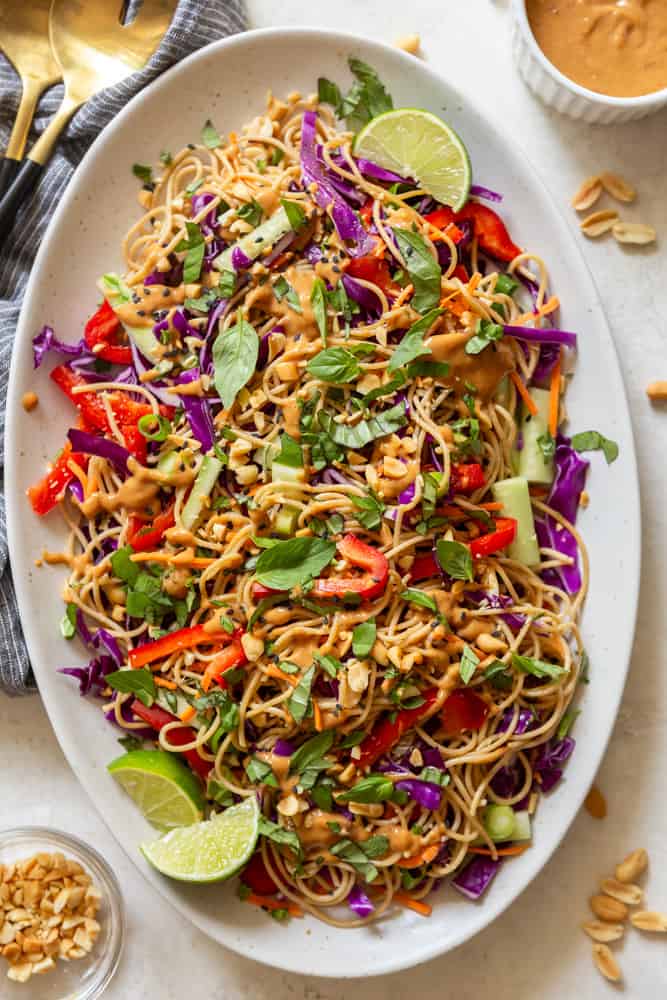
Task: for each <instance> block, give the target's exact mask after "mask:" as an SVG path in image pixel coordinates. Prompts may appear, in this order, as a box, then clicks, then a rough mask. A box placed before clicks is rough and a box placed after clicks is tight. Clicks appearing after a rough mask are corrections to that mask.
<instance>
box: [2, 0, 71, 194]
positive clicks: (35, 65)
mask: <svg viewBox="0 0 667 1000" xmlns="http://www.w3.org/2000/svg"><path fill="white" fill-rule="evenodd" d="M50 7H51V0H0V48H1V49H2V51H3V52H4V53H5V55H6V56H7V58H8V59H9V61H10V63H11V64H12V65H13V67H14V69H15V70H16V72H17V73H18V75H19V77H20V78H21V87H22V93H21V102H20V104H19V109H18V112H17V114H16V120H15V122H14V126H13V128H12V132H11V135H10V137H9V142H8V143H7V151H6V153H5V156H4V158H3V159H2V160H0V195H1V194H2V193H3V191H5V189H6V188H8V187H9V185H10V184H11V182H12V181H13V179H14V177H16V172H17V171H18V168H19V162H20V160H21V157H22V156H23V152H24V150H25V144H26V139H27V138H28V132H29V130H30V122H31V121H32V118H33V115H34V113H35V108H36V107H37V101H38V100H39V98H40V97H41V95H42V94H43V92H44V91H45V90H46V89H47V87H52V86H53V84H54V83H57V82H58V80H60V78H61V73H60V67H59V66H58V63H57V62H56V61H55V59H54V58H53V55H52V53H51V43H50V41H49V8H50Z"/></svg>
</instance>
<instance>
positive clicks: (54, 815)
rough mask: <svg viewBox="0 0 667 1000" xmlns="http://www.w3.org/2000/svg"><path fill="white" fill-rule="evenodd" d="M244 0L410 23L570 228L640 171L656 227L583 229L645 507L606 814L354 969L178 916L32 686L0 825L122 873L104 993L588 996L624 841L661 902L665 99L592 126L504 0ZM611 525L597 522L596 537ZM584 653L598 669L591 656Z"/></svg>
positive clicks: (665, 846)
mask: <svg viewBox="0 0 667 1000" xmlns="http://www.w3.org/2000/svg"><path fill="white" fill-rule="evenodd" d="M248 6H249V12H250V21H251V26H252V27H265V26H269V25H300V24H303V23H307V24H310V25H315V26H319V27H330V28H338V29H343V30H349V31H356V32H358V33H359V34H365V35H368V36H370V37H372V38H379V39H383V40H386V41H393V40H395V39H396V38H397V37H399V36H401V35H405V34H408V33H412V32H419V33H420V34H421V37H422V41H423V51H424V56H425V58H427V59H428V61H429V63H430V64H431V65H432V66H434V67H435V68H436V69H440V70H441V71H442V72H443V74H446V75H449V76H450V78H451V79H452V80H453V81H454V82H456V83H457V85H458V86H459V87H461V88H462V89H465V90H466V91H467V92H468V93H469V94H470V95H471V97H473V98H474V99H475V100H476V101H478V102H482V103H484V104H486V105H487V108H488V110H489V112H490V113H491V114H492V115H493V116H494V118H495V120H496V122H501V123H502V122H504V123H505V124H506V129H507V134H508V135H516V138H517V141H518V142H519V143H520V144H521V145H522V146H523V148H524V149H525V150H526V151H527V152H528V153H529V155H530V157H531V159H532V161H533V163H534V164H535V165H536V166H537V167H538V168H539V170H540V171H541V173H542V176H543V177H544V178H545V179H546V180H547V182H548V184H549V186H550V188H551V190H552V192H553V194H554V195H555V197H556V199H557V201H558V202H560V203H561V204H562V205H563V211H564V212H565V213H566V214H567V215H568V218H569V219H570V222H571V224H572V226H573V228H576V224H577V223H576V218H575V216H574V213H573V212H572V210H571V209H569V208H568V200H569V198H570V197H571V196H572V194H573V192H574V191H575V190H576V188H577V187H578V184H579V182H580V181H581V180H582V179H583V178H584V177H585V176H587V175H589V174H592V173H595V172H598V171H600V170H602V169H611V170H614V171H616V172H618V173H620V174H622V175H623V176H625V177H627V178H628V179H629V180H631V181H633V182H634V183H635V184H636V185H637V187H638V189H639V193H640V194H639V199H638V201H637V202H636V204H635V205H633V206H630V207H629V208H628V209H627V212H626V214H627V216H628V217H629V218H633V219H636V220H638V221H644V222H649V223H651V224H652V225H653V226H655V227H656V228H657V230H658V233H659V236H660V243H659V245H658V247H657V249H656V248H653V249H651V250H649V251H644V250H641V251H633V250H629V251H628V250H623V249H622V248H621V247H619V246H618V245H616V244H615V242H614V241H613V239H612V238H611V237H610V238H608V239H605V240H601V241H597V242H592V241H591V242H587V241H586V240H585V239H584V238H583V237H581V242H582V244H583V249H584V253H585V255H586V258H587V260H588V262H589V265H590V267H591V268H592V271H593V274H594V277H595V279H596V281H597V284H598V287H599V289H600V292H601V297H602V300H603V302H604V303H605V304H606V309H607V315H608V317H609V320H610V323H611V327H612V331H613V335H614V339H615V341H616V347H617V350H618V353H619V356H620V361H621V365H622V369H623V374H624V378H625V385H626V391H627V393H628V395H629V399H630V407H631V412H632V420H633V424H634V432H635V438H636V442H637V447H638V453H639V466H640V475H641V487H642V508H643V517H644V538H643V567H644V568H643V583H642V594H641V604H640V613H639V621H638V628H637V637H636V642H635V647H634V654H633V663H632V669H631V672H630V677H629V681H628V685H627V689H626V693H625V699H624V701H623V707H622V709H621V714H620V717H619V720H618V722H617V725H616V729H615V731H614V735H613V738H612V742H611V745H610V748H609V751H608V753H607V756H606V759H605V762H604V765H603V767H602V770H601V772H600V775H599V780H598V783H599V786H600V788H601V789H602V790H603V791H604V794H605V796H606V799H607V802H608V807H609V812H608V816H607V818H606V820H604V821H603V822H599V821H595V820H593V819H591V817H590V816H588V815H587V814H586V813H585V812H582V814H581V815H580V816H579V817H578V818H577V820H576V821H575V823H574V825H573V826H572V828H571V830H570V832H569V834H568V836H567V838H566V841H565V843H564V844H563V845H562V846H561V848H560V850H559V851H558V852H557V853H556V855H555V856H554V858H553V859H552V861H551V863H550V864H549V865H548V866H547V868H546V869H545V870H544V871H543V872H542V874H541V875H540V877H539V878H538V879H537V880H536V881H535V882H534V883H533V885H532V886H531V887H530V888H529V889H528V890H527V891H526V892H525V893H524V894H523V896H521V897H520V898H519V900H518V901H517V902H515V903H514V905H513V906H512V907H511V908H510V910H509V911H508V912H506V913H505V914H504V916H502V917H501V918H500V920H498V921H497V922H496V923H495V924H494V925H493V926H491V927H490V928H488V929H487V930H486V931H484V932H482V933H481V934H479V935H478V936H477V937H476V938H475V939H474V940H472V941H470V942H468V943H467V944H466V945H464V946H462V947H460V948H458V949H457V950H456V951H454V952H453V953H451V954H449V955H446V956H444V957H443V958H441V959H438V960H435V961H433V962H430V963H428V964H427V965H422V966H420V967H419V968H417V969H415V970H412V971H410V972H403V973H397V974H395V975H392V976H388V977H384V978H381V979H371V980H367V981H365V982H364V981H362V980H353V981H348V982H345V981H342V980H341V981H332V980H323V979H319V980H318V979H315V978H312V977H300V976H296V975H292V974H283V973H279V972H273V971H271V970H269V969H267V968H265V967H263V966H260V965H257V964H255V963H253V962H250V961H248V960H246V959H243V958H239V957H238V956H236V955H234V954H232V953H231V952H228V951H226V950H225V949H223V948H222V947H220V946H218V945H216V944H213V943H212V942H210V941H209V940H208V939H206V938H205V937H204V936H203V935H202V934H201V933H200V932H199V931H197V930H195V929H194V928H192V927H190V926H188V925H184V924H183V922H182V921H181V919H180V918H179V916H178V915H177V913H176V912H175V911H174V910H172V909H171V908H170V906H169V905H168V904H167V903H165V902H164V901H163V900H162V899H161V897H160V896H158V894H157V893H156V892H155V891H154V890H153V889H152V888H151V887H150V886H149V885H148V884H147V883H146V882H144V880H143V879H142V877H141V876H140V875H139V873H138V871H137V870H136V869H135V868H134V867H133V866H132V864H131V863H130V861H129V860H128V859H127V858H126V857H125V855H124V854H123V853H122V852H121V850H120V848H119V847H118V845H117V844H116V842H115V840H114V838H113V837H112V835H111V834H110V832H109V831H108V830H107V829H106V827H105V826H103V824H102V822H101V820H100V818H99V816H98V815H97V813H96V811H95V809H94V807H93V806H92V804H91V802H90V801H89V800H88V798H87V796H86V795H85V794H84V792H83V790H82V789H81V788H80V786H79V784H78V782H77V780H76V778H75V777H74V775H73V774H72V772H71V771H70V769H69V766H68V765H67V763H66V762H65V759H64V757H63V755H62V753H61V751H60V749H59V747H58V744H57V743H56V740H55V737H54V736H53V733H52V731H51V728H50V726H49V722H48V719H47V717H46V715H45V713H44V710H43V708H42V705H41V703H40V701H39V698H37V697H32V698H25V699H14V700H10V699H7V698H6V697H4V696H2V695H0V775H1V777H0V825H2V826H5V825H7V826H11V825H15V824H16V825H18V824H28V823H36V824H48V825H53V826H56V827H59V828H61V829H64V830H69V831H71V832H73V833H76V834H78V835H79V836H81V837H83V838H84V839H86V840H88V841H90V842H91V843H92V844H94V845H95V846H96V847H97V848H98V849H99V850H100V851H101V852H102V853H103V854H104V855H105V856H106V857H107V858H108V859H109V861H110V863H111V864H112V866H113V868H114V869H115V871H116V872H117V874H118V876H119V878H120V881H121V884H122V886H123V889H124V894H125V902H126V905H127V916H128V938H127V947H126V949H125V954H124V957H123V959H122V964H121V967H120V970H119V972H118V974H117V976H116V978H115V980H114V982H113V983H112V985H111V987H110V989H109V991H108V993H107V994H106V995H107V996H108V997H109V998H110V1000H111V998H113V1000H129V998H132V1000H181V998H182V997H183V996H193V995H197V996H199V997H202V998H205V1000H223V998H224V1000H237V998H238V1000H240V998H253V1000H265V998H267V1000H268V998H269V997H270V998H271V1000H319V998H321V1000H342V998H346V1000H348V998H349V1000H351V998H355V1000H380V998H383V1000H384V998H386V1000H399V998H401V1000H402V998H404V997H407V996H409V995H411V996H414V997H420V998H421V1000H432V998H433V1000H435V998H436V997H437V998H438V1000H440V998H442V997H453V996H456V997H457V998H458V1000H477V998H481V997H483V996H493V998H494V1000H509V998H510V997H511V998H512V1000H529V998H530V1000H533V998H536V997H539V998H540V1000H563V998H566V997H567V998H570V997H574V996H579V997H582V998H586V1000H588V998H597V997H604V996H605V995H609V994H610V991H612V990H613V987H611V986H610V985H608V984H606V983H605V982H603V980H602V979H601V978H600V977H599V975H598V973H597V972H596V971H595V969H594V968H593V965H592V962H591V955H590V942H589V940H588V938H586V937H585V936H584V935H583V934H582V932H581V931H580V930H579V927H578V925H579V923H580V922H581V921H582V920H584V919H586V918H587V906H586V900H587V897H588V896H589V894H590V893H591V892H592V891H593V889H594V887H595V884H596V880H597V879H598V878H599V877H600V876H602V875H604V874H606V873H608V872H610V870H611V869H612V868H613V866H614V864H615V863H616V862H617V861H618V860H619V859H620V858H621V857H623V856H624V855H625V853H627V852H628V851H629V850H631V849H633V848H635V847H639V846H643V847H645V848H646V849H647V850H648V851H649V854H650V857H651V868H650V872H649V877H648V879H647V880H646V885H647V896H648V904H649V906H650V908H654V909H661V910H663V911H667V840H666V838H665V834H666V832H667V829H666V828H667V808H666V806H665V782H664V761H665V760H666V759H667V680H666V679H665V667H667V653H666V652H665V649H666V648H667V614H666V600H667V587H666V583H667V569H666V568H665V566H666V564H665V558H664V557H665V551H666V549H665V534H666V532H667V513H666V510H667V508H666V505H665V501H664V497H665V496H666V495H667V463H666V462H665V444H666V442H667V409H666V408H664V407H663V408H662V410H661V409H660V408H658V407H653V406H651V404H650V403H649V402H648V400H647V399H646V396H645V393H644V390H645V387H646V385H647V384H648V383H649V382H650V381H652V380H653V379H656V378H667V356H666V355H667V351H666V337H667V334H666V332H665V329H666V321H667V267H666V265H667V255H666V253H665V247H666V246H667V197H666V193H667V191H666V187H667V182H666V178H667V173H666V170H665V160H666V158H667V143H666V141H665V135H666V134H667V133H666V130H667V113H664V112H663V113H662V114H659V115H657V116H655V117H653V118H650V119H646V120H645V121H641V122H637V123H631V124H628V125H621V126H616V127H610V126H599V127H597V128H596V127H591V126H589V125H586V124H584V123H579V122H572V121H570V120H569V119H566V118H562V117H560V116H559V115H557V114H556V113H555V112H550V111H548V110H546V109H545V108H543V107H542V106H541V105H540V104H539V103H537V102H536V101H535V100H534V98H533V97H532V96H531V94H529V93H528V92H527V90H526V89H525V88H524V86H523V83H522V82H521V80H520V79H519V78H518V77H517V75H516V73H515V71H514V68H513V65H512V61H511V53H510V45H509V13H508V11H507V9H506V3H505V2H491V0H409V2H407V3H406V2H405V0H383V2H380V0H308V2H307V3H304V2H303V0H280V2H276V0H249V3H248ZM304 18H305V21H304ZM489 182H490V179H489ZM564 291H565V293H566V290H564ZM598 502H599V500H598ZM608 502H610V503H613V497H610V498H609V501H608ZM616 542H617V540H616V539H615V538H610V539H609V544H610V545H613V544H616ZM613 585H614V586H619V585H621V586H622V583H621V582H620V581H614V584H613ZM610 628H613V623H612V622H610ZM594 669H596V670H604V664H603V663H598V664H595V665H594ZM583 724H585V720H583ZM573 766H575V767H576V759H575V761H574V765H573ZM618 957H619V961H620V963H621V966H622V969H623V972H624V975H625V987H624V992H625V995H626V996H627V997H632V998H635V997H637V998H642V1000H644V998H646V1000H654V998H655V1000H657V998H658V997H659V996H663V997H664V996H665V988H666V987H667V937H665V936H664V935H663V936H662V937H658V938H657V939H656V938H649V937H648V936H644V937H642V936H641V935H640V934H639V932H637V931H634V930H631V931H630V932H629V933H628V935H627V938H626V940H625V942H624V943H623V944H622V947H621V948H620V949H619V950H618ZM359 971H360V972H361V971H362V970H359ZM2 992H3V990H2V985H1V980H0V995H2Z"/></svg>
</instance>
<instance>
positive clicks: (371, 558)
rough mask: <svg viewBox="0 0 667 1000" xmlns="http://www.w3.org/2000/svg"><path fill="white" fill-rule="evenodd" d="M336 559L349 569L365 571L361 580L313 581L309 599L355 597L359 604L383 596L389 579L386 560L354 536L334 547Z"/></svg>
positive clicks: (338, 578)
mask: <svg viewBox="0 0 667 1000" xmlns="http://www.w3.org/2000/svg"><path fill="white" fill-rule="evenodd" d="M337 548H338V551H339V553H340V555H341V556H342V557H343V558H344V559H347V561H348V562H349V563H352V565H353V566H359V568H360V569H364V570H366V572H365V573H364V575H363V576H342V577H335V576H332V577H327V578H324V577H319V578H318V579H317V580H315V583H314V585H313V589H312V590H311V592H310V593H311V596H313V597H320V598H323V599H324V600H331V599H333V598H342V597H344V596H345V595H346V594H358V595H359V597H360V598H361V599H362V601H372V600H374V599H375V598H376V597H379V596H380V594H383V593H384V591H385V587H386V586H387V580H388V578H389V563H388V561H387V557H386V556H385V555H384V554H383V553H382V552H378V550H377V549H374V548H373V546H372V545H367V544H366V542H362V541H361V539H359V538H357V536H356V535H351V534H350V535H345V537H344V538H342V539H341V540H340V541H339V542H338V543H337Z"/></svg>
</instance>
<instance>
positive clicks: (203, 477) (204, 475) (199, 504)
mask: <svg viewBox="0 0 667 1000" xmlns="http://www.w3.org/2000/svg"><path fill="white" fill-rule="evenodd" d="M222 469H223V464H222V462H221V461H220V459H218V458H216V457H215V455H205V456H204V461H203V462H202V464H201V465H200V467H199V472H198V473H197V478H196V479H195V481H194V483H193V484H192V491H191V493H190V496H189V497H188V502H187V503H186V505H185V507H184V508H183V513H182V515H181V523H182V524H183V527H184V528H185V529H186V531H190V530H191V529H192V528H193V527H194V525H195V524H196V522H197V519H198V518H199V515H200V514H201V512H202V510H203V509H204V504H205V503H206V501H207V500H208V498H209V497H210V495H211V493H212V491H213V487H214V486H215V484H216V483H217V481H218V476H219V475H220V473H221V472H222Z"/></svg>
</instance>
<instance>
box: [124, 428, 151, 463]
mask: <svg viewBox="0 0 667 1000" xmlns="http://www.w3.org/2000/svg"><path fill="white" fill-rule="evenodd" d="M120 432H121V434H122V435H123V440H124V441H125V447H126V448H127V450H128V451H129V453H130V455H132V457H133V458H136V460H137V462H141V464H142V465H145V464H146V455H147V453H148V442H147V441H146V438H145V437H144V435H143V434H142V433H141V431H140V430H139V428H138V427H137V426H136V425H135V424H123V425H122V427H121V429H120Z"/></svg>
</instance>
